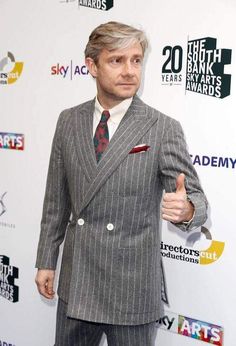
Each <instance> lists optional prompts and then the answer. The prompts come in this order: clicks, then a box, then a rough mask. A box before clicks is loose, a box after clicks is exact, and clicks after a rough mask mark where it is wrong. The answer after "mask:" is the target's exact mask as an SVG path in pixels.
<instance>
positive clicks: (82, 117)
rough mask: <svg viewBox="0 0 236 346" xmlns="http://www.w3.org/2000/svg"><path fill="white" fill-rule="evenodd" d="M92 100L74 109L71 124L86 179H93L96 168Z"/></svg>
mask: <svg viewBox="0 0 236 346" xmlns="http://www.w3.org/2000/svg"><path fill="white" fill-rule="evenodd" d="M94 102H95V100H93V101H89V102H87V103H86V104H85V105H84V106H83V107H82V108H81V109H80V108H79V109H76V110H75V111H76V112H77V113H76V114H75V117H74V124H73V129H74V136H75V143H76V150H77V154H78V157H79V161H80V164H81V166H82V169H83V171H84V173H85V176H86V177H87V179H88V181H91V180H93V178H94V176H95V175H96V174H97V168H98V166H97V161H96V157H95V151H94V145H93V113H94Z"/></svg>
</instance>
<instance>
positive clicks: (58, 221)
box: [36, 111, 71, 269]
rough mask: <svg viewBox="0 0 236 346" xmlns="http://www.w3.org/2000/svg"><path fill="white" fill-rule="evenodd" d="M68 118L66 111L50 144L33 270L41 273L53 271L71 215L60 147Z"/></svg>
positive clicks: (60, 118)
mask: <svg viewBox="0 0 236 346" xmlns="http://www.w3.org/2000/svg"><path fill="white" fill-rule="evenodd" d="M67 115H68V114H67V112H66V111H64V112H62V113H61V115H60V117H59V119H58V122H57V127H56V131H55V135H54V138H53V143H52V149H51V155H50V161H49V169H48V175H47V184H46V192H45V197H44V204H43V214H42V220H41V233H40V238H39V244H38V252H37V260H36V268H41V269H55V268H56V264H57V258H58V254H59V246H60V244H61V243H62V242H63V239H64V236H65V231H66V227H67V224H68V221H69V217H70V213H71V202H70V196H69V190H68V183H67V178H66V172H65V167H64V162H63V157H62V147H61V146H62V138H63V137H62V136H63V124H64V122H65V118H66V116H67Z"/></svg>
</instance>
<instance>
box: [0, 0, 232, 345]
mask: <svg viewBox="0 0 236 346" xmlns="http://www.w3.org/2000/svg"><path fill="white" fill-rule="evenodd" d="M235 18H236V3H235V1H234V0H208V1H205V0H199V1H197V2H196V1H189V0H180V1H175V0H169V1H165V0H160V1H156V0H149V1H142V0H130V1H126V0H114V1H113V0H45V1H41V0H34V1H31V0H24V1H21V0H17V1H16V0H0V28H1V40H0V174H1V180H0V346H23V345H24V346H32V345H33V346H41V345H45V346H52V345H53V343H54V333H55V314H56V304H57V299H55V300H53V301H50V302H48V301H46V300H45V299H43V298H42V297H41V296H39V294H38V293H37V290H36V286H35V284H34V277H35V274H36V270H35V268H34V263H35V257H36V249H37V242H38V237H39V231H40V228H39V226H40V218H41V213H42V203H43V197H44V191H45V181H46V174H47V168H48V160H49V154H50V148H51V142H52V136H53V134H54V130H55V126H56V121H57V118H58V116H59V113H60V112H61V111H62V110H63V109H65V108H69V107H72V106H74V105H77V104H79V103H82V102H84V101H86V100H88V99H91V98H93V97H94V96H95V94H96V88H95V82H94V80H93V79H92V78H91V76H90V75H89V74H88V70H87V68H86V66H85V64H84V53H83V52H84V48H85V45H86V43H87V40H88V36H89V34H90V32H91V31H92V30H93V28H95V27H96V26H97V25H99V24H101V23H104V22H107V21H110V20H116V21H121V22H124V23H127V24H130V25H134V26H136V27H138V28H142V29H144V30H145V32H146V34H147V36H148V39H149V41H150V47H149V50H148V53H147V56H146V58H145V64H144V73H143V82H142V86H141V88H140V90H139V95H140V96H141V98H142V99H143V100H144V101H145V102H146V103H148V104H150V105H151V106H153V107H155V108H157V109H159V110H160V111H162V112H163V113H165V114H167V115H169V116H171V117H173V118H175V119H177V120H179V121H180V122H181V124H182V126H183V129H184V132H185V136H186V140H187V143H188V147H189V152H190V155H191V158H192V162H193V164H194V166H195V168H196V170H197V172H198V174H199V177H200V180H201V183H202V186H203V188H204V190H205V193H206V195H207V198H208V201H209V218H208V220H207V222H206V224H205V225H204V226H202V227H201V228H199V229H197V230H194V231H193V232H190V233H188V234H185V233H182V232H181V231H180V230H178V229H177V228H175V227H174V226H171V225H169V224H167V223H166V222H162V241H161V243H160V247H161V253H162V258H163V265H164V269H165V278H164V280H165V290H163V300H164V301H165V314H164V316H163V317H162V318H161V319H160V320H159V321H157V322H156V327H157V335H156V345H157V346H166V345H168V346H188V345H191V346H194V345H196V346H197V345H201V344H202V345H204V344H205V345H207V344H213V345H219V346H223V345H224V346H233V345H235V335H234V331H235V327H234V324H235V323H234V321H235V309H236V298H235V286H236V275H235V260H236V251H235V244H236V235H235V234H236V229H235V206H236V204H235V196H236V179H235V178H236V174H235V173H236V150H235V148H236V135H235V133H236V120H235V109H236V93H235V77H236V66H235V52H236V41H235V37H234V32H235ZM101 345H102V346H105V345H107V343H106V340H105V338H104V339H103V340H102V343H101Z"/></svg>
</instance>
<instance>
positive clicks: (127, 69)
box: [122, 61, 134, 76]
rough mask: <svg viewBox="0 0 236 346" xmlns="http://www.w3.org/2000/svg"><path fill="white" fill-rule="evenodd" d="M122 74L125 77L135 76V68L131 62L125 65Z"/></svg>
mask: <svg viewBox="0 0 236 346" xmlns="http://www.w3.org/2000/svg"><path fill="white" fill-rule="evenodd" d="M122 74H123V75H124V76H133V75H134V70H133V66H132V64H131V62H130V61H127V62H126V63H125V64H124V66H123V71H122Z"/></svg>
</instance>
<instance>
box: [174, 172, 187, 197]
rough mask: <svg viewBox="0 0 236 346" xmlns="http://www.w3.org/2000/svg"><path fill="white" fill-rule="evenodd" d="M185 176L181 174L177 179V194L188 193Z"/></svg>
mask: <svg viewBox="0 0 236 346" xmlns="http://www.w3.org/2000/svg"><path fill="white" fill-rule="evenodd" d="M184 180H185V175H184V173H181V174H180V175H179V176H178V177H177V178H176V192H181V193H186V189H185V185H184Z"/></svg>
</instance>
